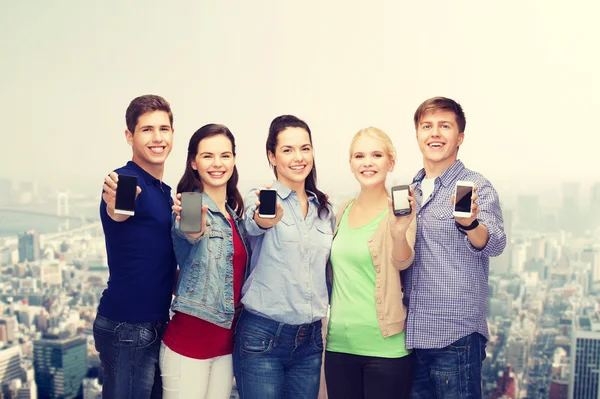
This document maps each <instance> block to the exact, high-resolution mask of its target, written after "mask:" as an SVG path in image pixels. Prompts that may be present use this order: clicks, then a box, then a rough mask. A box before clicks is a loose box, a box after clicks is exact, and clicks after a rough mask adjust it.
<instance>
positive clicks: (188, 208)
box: [179, 192, 202, 233]
mask: <svg viewBox="0 0 600 399" xmlns="http://www.w3.org/2000/svg"><path fill="white" fill-rule="evenodd" d="M179 230H181V231H183V232H184V233H200V232H201V231H202V193H193V192H186V193H181V219H180V221H179Z"/></svg>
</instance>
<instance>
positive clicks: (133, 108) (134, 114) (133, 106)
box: [125, 94, 173, 134]
mask: <svg viewBox="0 0 600 399" xmlns="http://www.w3.org/2000/svg"><path fill="white" fill-rule="evenodd" d="M154 111H165V112H166V113H167V114H168V115H169V122H171V129H173V112H171V105H170V104H169V103H168V101H167V100H165V99H164V98H162V97H161V96H157V95H154V94H146V95H143V96H139V97H136V98H134V99H133V100H131V102H130V103H129V106H128V107H127V111H125V123H126V124H127V130H129V132H131V134H133V133H134V132H135V127H136V126H137V123H138V119H139V117H140V116H142V115H144V114H146V113H148V112H154Z"/></svg>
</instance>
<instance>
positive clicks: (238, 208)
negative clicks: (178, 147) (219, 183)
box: [177, 123, 244, 217]
mask: <svg viewBox="0 0 600 399" xmlns="http://www.w3.org/2000/svg"><path fill="white" fill-rule="evenodd" d="M219 134H222V135H223V136H225V137H227V138H228V139H229V141H231V152H232V153H233V155H234V156H235V138H234V137H233V134H231V131H230V130H229V129H228V128H227V126H224V125H218V124H215V123H210V124H208V125H204V126H202V127H201V128H200V129H198V130H196V132H195V133H194V134H193V135H192V137H191V138H190V143H189V144H188V151H187V160H186V161H185V171H184V172H183V176H182V177H181V180H179V184H177V192H178V193H183V192H187V191H194V190H198V191H200V192H202V191H204V185H203V184H202V180H201V179H200V175H198V171H197V170H194V169H193V168H192V161H193V160H194V159H196V155H197V154H198V145H199V144H200V142H201V141H202V140H204V139H205V138H208V137H213V136H217V135H219ZM238 180H239V175H238V170H237V165H235V166H234V167H233V173H232V175H231V177H230V178H229V180H228V181H227V205H229V206H230V207H231V209H233V211H234V212H235V213H236V214H237V215H238V216H239V217H242V214H243V213H244V200H243V199H242V195H241V194H240V192H239V190H238V188H237V184H238Z"/></svg>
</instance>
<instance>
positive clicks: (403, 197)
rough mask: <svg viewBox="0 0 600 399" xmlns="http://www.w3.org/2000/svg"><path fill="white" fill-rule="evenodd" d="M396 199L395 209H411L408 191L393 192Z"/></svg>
mask: <svg viewBox="0 0 600 399" xmlns="http://www.w3.org/2000/svg"><path fill="white" fill-rule="evenodd" d="M392 194H393V196H394V198H393V200H394V209H409V208H410V204H409V203H408V190H394V191H393V192H392Z"/></svg>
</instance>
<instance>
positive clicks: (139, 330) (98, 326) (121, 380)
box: [94, 315, 166, 399]
mask: <svg viewBox="0 0 600 399" xmlns="http://www.w3.org/2000/svg"><path fill="white" fill-rule="evenodd" d="M165 327H166V323H163V322H153V323H118V322H115V321H112V320H109V319H107V318H105V317H102V316H100V315H97V316H96V320H95V321H94V341H95V344H96V350H97V351H98V353H99V354H100V361H101V363H102V369H103V376H104V382H103V385H102V397H103V398H110V399H121V398H127V399H147V398H153V399H154V398H162V382H161V377H160V371H159V369H158V353H159V351H160V342H161V338H162V335H163V332H164V330H165Z"/></svg>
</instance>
